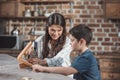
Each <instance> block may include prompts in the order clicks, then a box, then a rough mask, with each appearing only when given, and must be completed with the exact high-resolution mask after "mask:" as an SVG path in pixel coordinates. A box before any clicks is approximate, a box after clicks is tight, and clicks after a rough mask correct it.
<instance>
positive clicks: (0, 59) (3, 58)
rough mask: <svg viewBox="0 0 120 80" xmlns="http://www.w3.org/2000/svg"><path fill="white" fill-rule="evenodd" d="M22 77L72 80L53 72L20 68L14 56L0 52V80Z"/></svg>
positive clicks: (19, 79)
mask: <svg viewBox="0 0 120 80" xmlns="http://www.w3.org/2000/svg"><path fill="white" fill-rule="evenodd" d="M23 77H28V78H32V79H33V80H74V79H72V78H70V77H67V76H64V75H60V74H53V73H42V72H33V71H31V69H20V68H19V63H18V62H17V60H16V58H15V57H12V56H9V55H7V54H0V80H21V78H23Z"/></svg>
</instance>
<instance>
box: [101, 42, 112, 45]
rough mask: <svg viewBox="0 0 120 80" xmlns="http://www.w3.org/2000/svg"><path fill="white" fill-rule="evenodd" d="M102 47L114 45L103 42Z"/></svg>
mask: <svg viewBox="0 0 120 80" xmlns="http://www.w3.org/2000/svg"><path fill="white" fill-rule="evenodd" d="M102 45H103V46H112V45H113V43H111V42H102Z"/></svg>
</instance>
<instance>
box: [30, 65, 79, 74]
mask: <svg viewBox="0 0 120 80" xmlns="http://www.w3.org/2000/svg"><path fill="white" fill-rule="evenodd" d="M32 68H33V71H40V72H49V73H57V74H62V75H70V74H74V73H77V72H78V71H77V70H76V69H74V68H73V67H44V66H40V65H33V66H32Z"/></svg>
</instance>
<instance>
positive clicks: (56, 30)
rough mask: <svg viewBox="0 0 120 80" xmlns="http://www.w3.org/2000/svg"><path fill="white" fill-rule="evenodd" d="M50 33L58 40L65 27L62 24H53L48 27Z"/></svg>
mask: <svg viewBox="0 0 120 80" xmlns="http://www.w3.org/2000/svg"><path fill="white" fill-rule="evenodd" d="M48 33H49V35H50V37H51V38H52V39H53V40H57V39H58V38H59V37H60V36H61V35H62V33H63V27H61V26H60V25H52V26H50V27H49V28H48Z"/></svg>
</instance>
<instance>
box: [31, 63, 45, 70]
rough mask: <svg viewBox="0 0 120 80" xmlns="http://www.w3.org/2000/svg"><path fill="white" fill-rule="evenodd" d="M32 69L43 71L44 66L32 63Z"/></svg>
mask: <svg viewBox="0 0 120 80" xmlns="http://www.w3.org/2000/svg"><path fill="white" fill-rule="evenodd" d="M32 70H33V71H35V72H43V67H42V66H41V65H38V64H35V65H32Z"/></svg>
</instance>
